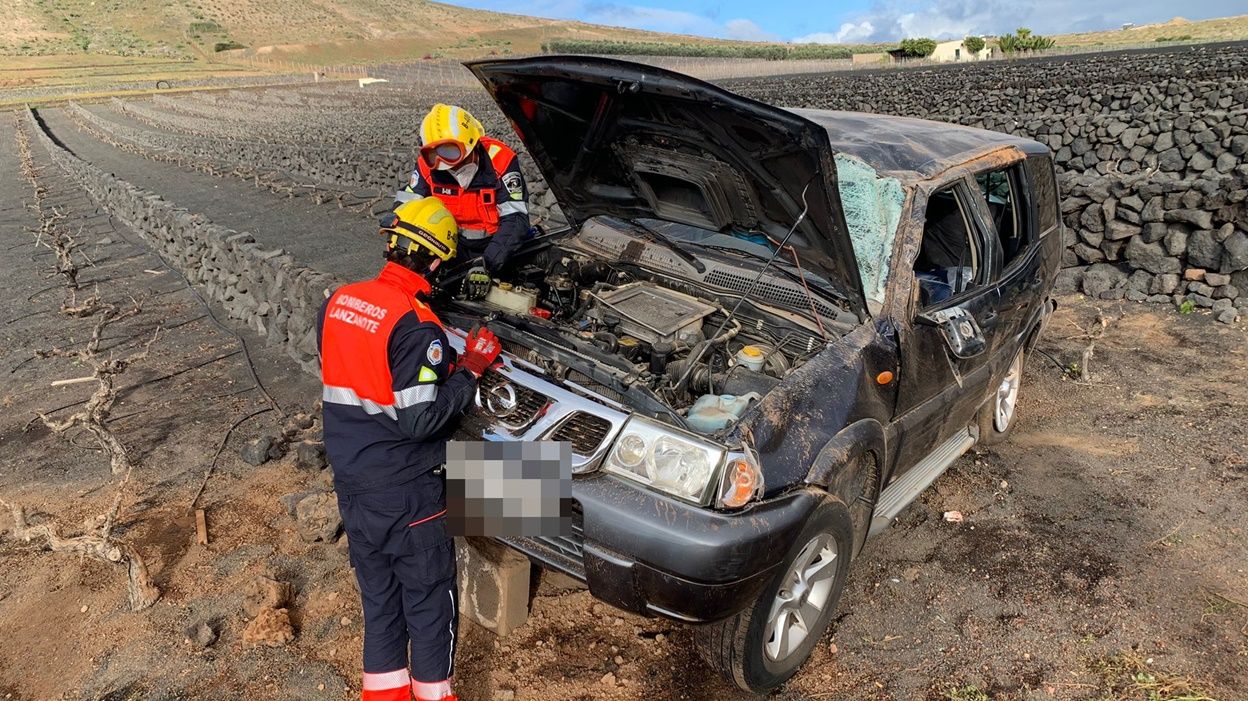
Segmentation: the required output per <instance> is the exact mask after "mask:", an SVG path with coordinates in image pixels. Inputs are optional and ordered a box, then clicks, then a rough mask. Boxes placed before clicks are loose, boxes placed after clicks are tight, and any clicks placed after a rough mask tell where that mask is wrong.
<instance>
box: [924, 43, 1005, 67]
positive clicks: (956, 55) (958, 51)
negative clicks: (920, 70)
mask: <svg viewBox="0 0 1248 701" xmlns="http://www.w3.org/2000/svg"><path fill="white" fill-rule="evenodd" d="M928 58H929V59H931V60H933V61H941V62H948V61H979V60H982V59H985V58H992V47H990V46H987V45H986V44H985V46H984V48H983V50H981V51H979V52H978V53H972V52H970V51H967V49H966V47H965V46H963V45H962V40H961V39H954V40H953V41H942V42H940V43H939V44H937V45H936V50H935V51H933V52H932V55H931V56H929V57H928Z"/></svg>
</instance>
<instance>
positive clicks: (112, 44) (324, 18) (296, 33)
mask: <svg viewBox="0 0 1248 701" xmlns="http://www.w3.org/2000/svg"><path fill="white" fill-rule="evenodd" d="M517 7H518V8H522V7H523V4H520V5H517ZM563 38H568V39H612V40H631V41H682V42H707V43H728V42H726V41H722V40H715V39H707V38H703V37H689V36H678V35H672V34H661V33H656V32H645V31H639V30H631V29H621V28H617V27H604V26H599V25H592V24H586V23H584V22H571V21H560V20H549V19H541V18H537V17H526V16H522V15H513V14H503V13H498V12H489V11H485V10H473V9H468V8H463V7H456V6H453V5H445V4H442V3H438V2H430V1H429V0H402V1H401V2H393V1H385V2H383V1H382V0H161V1H160V2H159V3H157V2H153V1H152V0H3V1H2V2H0V54H10V55H13V54H19V55H50V54H106V55H119V56H147V57H161V58H212V57H214V56H216V55H217V54H219V53H220V52H221V51H227V50H231V49H234V50H240V51H241V50H245V53H256V54H260V55H271V56H274V57H283V58H292V59H298V60H305V61H313V62H337V61H369V60H388V59H401V58H409V59H410V58H421V57H424V56H432V57H438V58H441V57H448V58H464V57H469V56H482V55H489V54H499V55H506V54H509V53H533V52H536V51H538V50H539V49H540V47H541V44H542V43H543V42H545V41H550V40H553V39H563Z"/></svg>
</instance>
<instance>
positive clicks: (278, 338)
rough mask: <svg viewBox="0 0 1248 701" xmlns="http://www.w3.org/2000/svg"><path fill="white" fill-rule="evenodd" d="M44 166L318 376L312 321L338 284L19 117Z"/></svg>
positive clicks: (30, 117) (29, 116)
mask: <svg viewBox="0 0 1248 701" xmlns="http://www.w3.org/2000/svg"><path fill="white" fill-rule="evenodd" d="M26 117H27V119H28V120H29V121H30V125H31V131H32V132H34V133H35V134H36V135H37V136H38V138H39V140H40V142H41V143H42V144H43V146H44V148H45V149H47V151H48V153H49V154H50V156H51V158H52V161H53V162H54V163H56V164H57V165H58V166H59V167H60V168H61V169H63V170H64V171H65V172H66V173H67V174H68V175H69V176H70V178H72V179H73V180H74V181H75V182H77V183H78V184H79V185H80V186H81V187H82V189H83V190H85V191H86V192H87V193H88V194H89V195H90V196H91V197H92V198H93V199H94V200H95V201H96V202H98V203H99V204H100V206H101V207H102V208H104V209H106V210H107V211H108V212H109V213H110V214H111V215H112V216H115V217H117V219H118V220H120V221H121V222H122V223H124V224H125V225H126V226H127V227H129V228H131V229H133V230H134V231H137V232H138V233H139V234H140V235H141V236H142V237H143V238H144V240H145V241H146V242H147V243H148V245H150V246H151V247H152V248H153V249H154V250H155V251H156V252H157V253H159V254H160V255H161V257H163V258H164V259H165V260H166V261H168V263H169V264H170V265H172V266H174V267H175V268H177V269H178V270H179V271H181V272H182V273H183V274H184V275H186V277H187V279H188V280H190V282H191V283H192V284H194V285H196V286H197V288H199V289H200V290H202V291H203V292H204V293H205V296H206V297H207V298H208V299H210V300H211V301H213V302H217V303H218V304H220V305H221V306H222V307H224V308H225V310H226V312H227V313H229V315H230V316H232V317H234V318H237V319H240V320H242V321H243V322H245V323H247V324H248V325H249V326H251V327H252V328H254V329H256V331H258V332H259V333H260V334H262V335H264V336H266V337H267V341H268V342H269V343H270V344H274V345H278V346H281V347H283V348H284V349H285V351H286V352H287V354H288V355H290V356H291V357H292V358H294V359H295V360H297V361H299V362H300V364H301V365H302V366H303V367H304V369H305V370H307V371H308V372H311V373H313V374H316V373H318V366H317V360H316V359H317V348H316V318H317V315H318V313H319V311H320V305H321V304H322V302H323V301H324V300H325V297H326V296H327V295H328V293H329V291H330V290H332V289H335V288H337V287H338V286H340V285H341V284H343V283H344V282H345V281H344V280H342V279H340V278H337V277H335V276H333V275H329V274H326V273H323V272H318V271H316V270H312V269H311V268H307V267H303V266H301V265H297V264H296V263H295V262H294V261H293V259H292V258H291V256H290V255H289V254H287V253H286V252H285V251H283V250H282V249H280V248H274V249H265V248H262V247H261V246H259V245H258V244H257V243H256V242H255V238H254V237H253V236H252V235H251V234H249V233H247V232H245V231H236V230H234V229H229V228H226V227H224V226H219V225H217V224H214V223H213V222H211V221H210V220H208V219H207V218H206V217H204V216H202V215H199V214H195V213H192V212H189V211H187V210H185V209H182V208H179V207H176V206H174V205H173V204H172V203H170V202H167V201H166V200H164V199H162V198H161V197H160V196H159V195H158V194H156V193H153V192H149V191H147V190H144V189H142V188H139V187H136V186H134V185H132V184H130V183H128V182H126V181H124V180H121V179H119V178H117V177H115V176H113V175H112V174H111V173H106V172H104V171H102V170H100V169H99V168H97V167H95V166H94V165H91V164H90V163H87V162H86V161H83V160H82V159H80V158H78V157H77V156H75V155H73V154H72V153H70V152H69V151H67V150H66V149H64V148H63V147H61V146H60V145H59V144H57V143H56V142H55V141H53V139H52V138H50V137H49V136H48V134H47V132H46V131H45V130H44V128H43V125H42V124H41V123H39V121H38V118H37V117H36V116H35V114H34V113H33V112H31V111H29V110H27V113H26Z"/></svg>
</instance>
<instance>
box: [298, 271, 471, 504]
mask: <svg viewBox="0 0 1248 701" xmlns="http://www.w3.org/2000/svg"><path fill="white" fill-rule="evenodd" d="M429 292H430V287H429V283H428V282H427V281H426V280H425V279H424V278H423V277H421V276H420V275H418V274H416V273H415V272H412V271H411V270H408V269H407V268H404V267H402V266H400V265H396V264H394V263H387V264H386V266H385V267H384V268H383V269H382V271H381V274H380V275H378V276H377V278H376V279H374V280H368V281H366V282H357V283H353V284H350V285H345V286H343V287H341V288H339V289H338V290H337V291H336V292H334V294H332V295H331V296H330V297H329V299H327V300H325V305H324V306H323V307H322V309H321V316H320V319H319V327H320V328H319V334H318V338H319V341H320V349H321V381H322V383H323V392H322V397H321V398H322V400H323V405H324V417H325V452H326V454H327V456H328V457H329V461H330V464H331V465H333V468H334V482H335V486H336V487H337V489H338V490H339V491H341V492H343V493H345V494H352V493H361V492H368V491H375V490H380V489H387V488H391V487H394V486H398V485H401V484H405V483H407V482H410V481H412V480H413V479H416V478H417V477H419V476H420V475H421V474H422V473H424V472H426V471H428V470H431V469H433V468H435V467H437V466H438V465H441V464H442V463H443V462H445V461H446V439H447V434H448V433H449V431H450V429H451V428H452V427H453V425H454V423H455V419H456V418H457V417H458V416H459V415H460V414H462V413H463V411H464V410H465V409H466V408H467V407H468V404H469V402H470V401H471V399H472V396H473V393H474V390H475V387H476V380H475V378H474V377H473V376H472V374H471V373H469V372H467V371H466V370H465V371H462V372H452V368H453V361H454V358H453V357H452V356H453V354H454V351H453V350H452V349H451V348H450V346H449V345H448V344H447V340H446V332H445V331H444V330H443V329H442V323H441V322H440V321H439V320H438V317H437V315H436V314H434V313H433V311H432V310H431V309H430V308H429V307H428V305H426V304H425V303H424V302H423V301H421V300H420V299H419V298H418V297H417V295H423V294H428V293H429Z"/></svg>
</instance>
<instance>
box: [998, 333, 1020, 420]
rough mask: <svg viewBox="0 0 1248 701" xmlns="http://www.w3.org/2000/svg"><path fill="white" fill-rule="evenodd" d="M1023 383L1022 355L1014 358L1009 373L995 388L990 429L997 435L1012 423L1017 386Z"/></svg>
mask: <svg viewBox="0 0 1248 701" xmlns="http://www.w3.org/2000/svg"><path fill="white" fill-rule="evenodd" d="M1022 381H1023V354H1022V353H1019V354H1018V355H1016V356H1014V362H1012V363H1010V370H1009V372H1007V373H1005V379H1004V380H1001V386H1000V387H997V398H996V401H995V403H994V405H993V413H992V417H993V418H992V427H993V428H995V429H997V433H1005V430H1006V429H1008V428H1009V427H1010V423H1011V422H1013V421H1014V408H1015V406H1016V405H1017V404H1018V386H1019V385H1020V384H1022Z"/></svg>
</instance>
